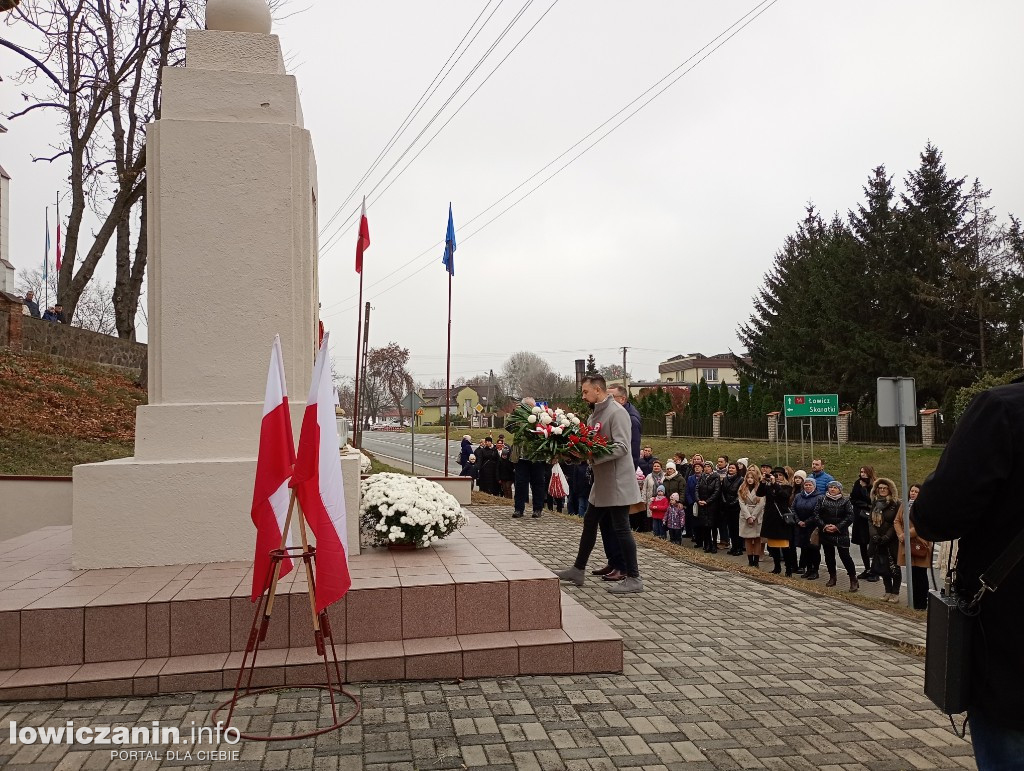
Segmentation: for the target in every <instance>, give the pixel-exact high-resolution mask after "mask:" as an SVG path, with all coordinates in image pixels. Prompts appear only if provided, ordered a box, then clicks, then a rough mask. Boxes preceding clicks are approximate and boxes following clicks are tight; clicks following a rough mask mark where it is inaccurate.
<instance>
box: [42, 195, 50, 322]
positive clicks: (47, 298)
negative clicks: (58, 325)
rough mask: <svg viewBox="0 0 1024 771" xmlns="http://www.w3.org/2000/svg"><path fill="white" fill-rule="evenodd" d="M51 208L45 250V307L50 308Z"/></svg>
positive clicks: (47, 209) (48, 212)
mask: <svg viewBox="0 0 1024 771" xmlns="http://www.w3.org/2000/svg"><path fill="white" fill-rule="evenodd" d="M49 268H50V207H49V206H47V207H46V248H45V249H43V296H44V302H43V307H45V308H46V309H49V307H50V280H49Z"/></svg>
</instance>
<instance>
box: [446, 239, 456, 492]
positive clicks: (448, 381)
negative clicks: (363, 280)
mask: <svg viewBox="0 0 1024 771" xmlns="http://www.w3.org/2000/svg"><path fill="white" fill-rule="evenodd" d="M452 259H453V260H454V259H455V256H454V254H453V255H452ZM445 385H446V388H445V403H444V406H445V410H446V411H447V414H446V416H445V421H444V475H445V476H448V456H449V455H450V454H451V453H450V452H449V451H448V432H449V431H450V430H451V425H452V272H451V270H449V271H448V356H447V364H446V369H445Z"/></svg>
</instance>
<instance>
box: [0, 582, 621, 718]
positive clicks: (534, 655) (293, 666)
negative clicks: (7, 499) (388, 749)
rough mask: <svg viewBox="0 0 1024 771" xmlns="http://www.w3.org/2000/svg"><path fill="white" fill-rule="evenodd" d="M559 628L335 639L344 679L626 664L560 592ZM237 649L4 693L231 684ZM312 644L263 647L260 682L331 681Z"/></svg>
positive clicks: (34, 678)
mask: <svg viewBox="0 0 1024 771" xmlns="http://www.w3.org/2000/svg"><path fill="white" fill-rule="evenodd" d="M560 609H561V610H560V623H559V625H558V627H557V628H549V629H530V630H516V631H511V630H510V631H500V632H483V633H469V634H455V635H447V636H426V637H419V638H408V639H396V640H380V641H366V642H353V643H345V644H336V646H335V650H336V652H337V656H338V661H339V669H340V672H341V676H342V678H343V679H344V681H345V682H369V681H388V680H449V679H458V678H476V677H514V676H517V675H539V674H547V675H554V674H582V673H597V672H621V671H622V650H623V647H622V639H621V637H620V636H619V635H618V634H617V633H616V632H615V631H614V630H613V629H612V628H611V627H610V626H609V625H608V624H607V623H605V622H604V621H602V620H601V619H599V618H597V617H596V616H595V615H593V614H592V613H591V612H590V611H588V610H587V609H586V608H584V607H583V606H582V605H580V604H579V603H577V602H576V601H575V600H573V599H572V598H571V597H568V596H566V595H564V594H561V597H560ZM242 655H243V654H242V652H241V651H237V650H236V651H231V652H227V651H223V652H217V653H206V654H193V655H185V656H147V657H140V658H137V659H129V660H116V661H104V662H92V663H86V664H72V665H59V666H43V667H21V668H18V669H12V670H4V671H0V700H2V701H23V700H34V699H64V698H71V699H84V698H110V697H115V696H131V695H135V696H148V695H153V694H158V693H160V694H163V693H175V692H182V691H216V690H230V689H232V688H234V685H235V681H236V678H237V673H238V667H239V666H240V664H241V662H242ZM322 662H323V660H322V658H320V657H319V656H318V655H317V652H316V649H315V648H314V647H310V646H301V645H298V646H291V645H289V646H281V647H277V648H269V649H265V650H264V649H261V651H260V652H259V655H258V657H257V665H256V669H255V672H254V675H253V681H252V683H253V686H254V687H269V686H287V685H295V686H298V685H302V684H309V683H321V682H324V681H325V672H324V667H323V663H322Z"/></svg>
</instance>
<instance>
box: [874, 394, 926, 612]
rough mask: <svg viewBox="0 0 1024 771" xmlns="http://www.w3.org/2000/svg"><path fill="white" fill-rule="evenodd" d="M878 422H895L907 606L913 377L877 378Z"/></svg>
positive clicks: (914, 403) (911, 597)
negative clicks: (897, 432)
mask: <svg viewBox="0 0 1024 771" xmlns="http://www.w3.org/2000/svg"><path fill="white" fill-rule="evenodd" d="M876 401H877V404H878V425H879V426H898V427H899V432H900V484H901V485H902V486H903V554H904V555H905V557H906V558H905V559H904V562H906V563H907V564H906V577H907V580H906V584H907V607H908V608H912V607H914V575H913V571H912V570H911V569H910V568H911V563H912V562H913V558H912V557H911V549H910V491H909V490H908V489H907V426H916V425H917V388H916V384H915V383H914V378H912V377H880V378H878V398H877V400H876Z"/></svg>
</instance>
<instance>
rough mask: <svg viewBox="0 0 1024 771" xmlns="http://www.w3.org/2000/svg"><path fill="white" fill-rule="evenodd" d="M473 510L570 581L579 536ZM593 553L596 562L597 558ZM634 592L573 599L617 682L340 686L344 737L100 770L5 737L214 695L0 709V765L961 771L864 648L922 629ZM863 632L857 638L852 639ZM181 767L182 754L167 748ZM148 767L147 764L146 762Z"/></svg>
mask: <svg viewBox="0 0 1024 771" xmlns="http://www.w3.org/2000/svg"><path fill="white" fill-rule="evenodd" d="M474 511H475V512H476V513H477V514H478V515H480V516H481V517H482V518H483V519H484V520H485V521H487V522H488V523H489V524H491V525H493V526H494V527H496V528H497V529H498V530H499V531H500V532H502V533H503V534H504V535H505V536H506V537H508V538H509V539H510V540H512V541H514V542H515V543H517V544H519V545H520V546H522V547H523V548H525V549H526V550H528V551H529V552H530V553H531V554H533V555H534V556H535V557H536V558H537V559H538V560H540V561H541V562H542V563H544V564H546V565H549V566H551V567H562V566H565V565H568V564H569V562H570V561H571V560H572V558H573V556H574V555H575V550H576V544H577V542H578V538H579V532H580V528H579V525H578V524H576V523H574V522H569V521H566V520H565V519H562V518H558V517H549V516H545V517H543V518H542V519H540V520H532V519H530V518H527V519H525V520H512V519H511V518H510V517H509V514H510V510H509V509H508V508H507V507H501V506H481V507H474ZM599 550H600V547H599V548H598V551H599ZM640 564H641V570H642V572H643V574H644V580H645V585H646V587H647V591H646V592H645V593H644V594H642V595H634V596H631V597H623V598H614V597H613V596H611V595H609V594H608V593H607V592H606V591H605V590H604V587H603V586H602V585H600V582H595V581H588V583H587V585H586V586H585V587H582V588H576V587H572V588H570V589H568V590H567V591H569V592H571V593H572V595H573V596H574V597H576V598H577V599H578V600H579V601H580V602H581V603H583V604H584V605H586V606H587V607H588V608H590V609H591V610H592V611H593V612H595V613H597V614H598V615H600V616H601V617H602V618H605V619H606V620H608V621H609V622H610V623H611V624H613V625H614V626H615V627H616V629H618V630H619V631H620V632H621V634H622V635H623V638H624V639H625V641H626V654H625V655H626V658H625V661H626V667H625V672H624V674H623V675H615V676H590V675H586V676H566V677H521V678H515V679H500V680H472V681H466V682H462V683H450V682H443V683H399V684H394V685H390V684H389V685H380V686H378V685H363V686H361V687H353V688H351V689H350V690H352V691H353V692H355V693H356V694H357V695H358V696H359V697H360V698H361V699H362V701H363V712H362V715H361V716H360V717H359V719H357V720H356V721H355V722H354V723H353V724H352V725H349V726H346V727H344V728H342V729H341V730H339V731H337V732H333V733H331V734H327V735H324V736H321V737H317V738H315V739H308V740H299V741H294V742H288V743H275V744H273V745H270V744H264V743H259V742H246V741H242V742H241V743H240V744H238V745H236V746H235V747H231V746H229V745H227V744H225V743H222V744H221V745H219V746H217V745H209V744H207V745H204V746H203V747H202V748H201V749H203V750H206V751H209V750H211V749H213V750H216V749H220V750H228V751H229V750H237V751H238V752H239V758H238V760H223V761H218V762H213V763H210V762H209V761H208V760H205V759H199V758H198V756H197V755H195V751H196V748H191V749H192V751H193V757H192V758H191V759H188V760H185V759H182V760H172V759H167V758H163V759H160V760H156V759H144V760H115V761H112V760H111V753H110V751H109V749H108V750H97V749H92V748H90V747H89V746H87V745H72V746H66V745H60V746H51V747H42V746H17V747H14V746H11V745H10V744H9V740H8V723H9V722H10V721H17V723H18V725H19V727H20V726H29V725H32V726H39V725H53V726H61V725H64V723H65V721H67V720H74V721H76V725H79V726H81V725H129V726H130V725H139V724H145V723H148V721H150V720H160V721H163V723H164V724H166V725H181V726H183V729H182V734H183V735H187V733H188V729H189V726H190V724H191V722H192V721H195V723H196V724H197V725H199V724H202V723H203V722H204V721H205V720H206V718H207V716H208V714H209V712H210V710H211V708H212V705H214V704H216V703H217V702H219V701H220V700H222V699H223V698H226V696H227V694H184V695H181V696H173V697H156V698H150V699H123V700H97V701H76V702H72V701H68V702H31V703H20V704H0V766H7V767H10V768H11V769H13V770H16V771H30V770H31V771H34V770H36V769H39V770H42V769H61V771H64V769H69V770H70V769H94V768H95V769H102V768H116V769H128V768H133V769H150V768H171V767H174V768H182V767H187V768H215V769H285V768H288V769H308V768H314V769H325V770H332V771H333V770H334V769H360V768H366V769H434V768H466V767H469V768H495V769H512V768H516V769H544V770H545V771H548V770H549V769H580V770H583V769H613V768H627V767H630V768H645V769H683V768H685V769H748V768H769V769H824V770H825V771H839V769H845V770H847V771H854V770H863V769H871V770H872V771H887V770H889V769H916V768H940V769H944V768H974V767H975V765H974V761H973V758H972V755H971V748H970V745H969V743H967V742H965V741H963V740H960V739H958V738H956V736H954V734H953V733H952V731H951V730H950V726H949V722H948V720H947V719H946V717H945V716H944V715H942V714H940V713H939V712H937V711H935V710H934V709H932V708H931V706H930V704H929V702H928V701H927V700H926V699H925V697H924V696H923V695H922V693H921V682H922V677H923V666H924V662H923V660H922V659H920V658H915V657H911V656H908V655H905V654H903V653H900V652H899V651H898V650H896V649H894V648H893V647H891V646H888V645H884V644H882V643H879V642H877V641H876V640H874V639H872V638H871V635H875V634H877V635H880V636H886V637H896V638H899V639H918V638H920V636H921V632H922V625H921V624H920V623H919V622H915V621H913V620H905V619H902V618H899V617H896V616H893V615H891V614H888V613H885V612H883V611H880V610H879V611H876V610H870V609H868V610H865V609H861V608H857V607H853V606H851V605H848V604H845V603H842V602H838V601H835V600H831V599H828V598H821V597H813V596H808V595H806V594H804V593H801V592H798V591H794V590H791V589H787V588H785V587H779V586H769V585H764V584H761V583H758V582H756V581H753V580H750V579H748V578H745V577H743V576H739V575H734V574H731V573H728V572H717V571H712V570H707V569H704V568H701V567H697V566H694V565H690V564H688V563H685V562H682V561H680V560H678V559H675V558H673V557H671V556H668V555H665V554H661V553H659V552H656V551H653V550H651V549H642V550H641V553H640ZM865 633H867V634H865ZM304 694H305V692H303V693H294V694H293V693H285V694H278V695H266V696H262V697H259V700H258V701H257V703H256V704H255V706H253V707H250V708H248V709H246V710H244V712H245V713H246V714H245V715H244V716H243V717H242V719H241V722H242V724H243V725H242V727H243V728H248V730H252V731H269V732H293V731H299V730H309V729H310V728H312V727H313V726H314V725H315V724H316V722H317V721H318V720H322V719H324V717H325V715H324V710H321V711H320V714H319V715H318V713H317V704H316V701H315V699H312V698H309V697H308V696H307V695H304ZM179 749H180V751H182V752H183V750H184V749H189V748H184V747H183V748H179ZM156 750H157V752H158V753H159V754H161V755H163V749H162V748H156Z"/></svg>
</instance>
